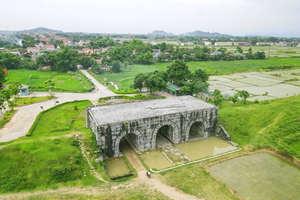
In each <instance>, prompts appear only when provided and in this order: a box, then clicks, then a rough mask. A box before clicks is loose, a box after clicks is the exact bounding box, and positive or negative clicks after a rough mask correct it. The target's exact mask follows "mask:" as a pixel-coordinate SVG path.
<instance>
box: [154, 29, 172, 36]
mask: <svg viewBox="0 0 300 200" xmlns="http://www.w3.org/2000/svg"><path fill="white" fill-rule="evenodd" d="M149 35H165V36H172V35H174V34H173V33H167V32H165V31H158V30H156V31H153V32H152V33H149Z"/></svg>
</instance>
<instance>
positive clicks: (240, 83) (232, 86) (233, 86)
mask: <svg viewBox="0 0 300 200" xmlns="http://www.w3.org/2000/svg"><path fill="white" fill-rule="evenodd" d="M223 85H225V86H228V87H231V88H237V87H251V86H254V85H253V84H248V83H243V82H239V81H232V82H229V83H225V84H223Z"/></svg>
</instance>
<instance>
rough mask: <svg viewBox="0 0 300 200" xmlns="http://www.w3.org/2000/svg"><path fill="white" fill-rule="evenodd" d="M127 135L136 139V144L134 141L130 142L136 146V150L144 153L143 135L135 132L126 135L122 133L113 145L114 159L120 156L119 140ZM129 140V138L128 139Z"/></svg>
mask: <svg viewBox="0 0 300 200" xmlns="http://www.w3.org/2000/svg"><path fill="white" fill-rule="evenodd" d="M129 134H133V135H135V136H136V137H137V142H136V143H135V142H134V141H132V142H133V143H134V145H136V146H137V148H138V149H139V150H140V151H144V136H143V134H142V133H141V132H140V131H138V130H136V131H135V132H134V133H128V134H127V133H126V132H123V133H122V134H121V135H120V136H119V137H117V139H116V140H115V144H114V157H119V156H120V142H121V139H122V138H123V137H124V136H125V135H129ZM130 140H131V138H130Z"/></svg>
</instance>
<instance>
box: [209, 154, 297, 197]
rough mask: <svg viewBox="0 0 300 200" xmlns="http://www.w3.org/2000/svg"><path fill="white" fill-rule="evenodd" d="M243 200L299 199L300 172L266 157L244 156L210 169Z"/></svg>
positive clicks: (269, 155)
mask: <svg viewBox="0 0 300 200" xmlns="http://www.w3.org/2000/svg"><path fill="white" fill-rule="evenodd" d="M209 171H210V173H211V174H212V175H213V176H215V177H216V178H217V179H219V180H221V181H222V182H224V183H225V184H226V185H228V186H229V187H230V188H231V189H233V191H234V192H236V193H237V194H238V195H240V196H241V197H242V198H244V199H249V200H251V199H253V200H257V199H274V200H275V199H286V200H288V199H291V200H294V199H298V198H299V195H300V190H299V187H300V169H299V168H298V167H296V166H294V165H293V164H291V163H289V162H287V161H285V160H283V159H281V158H279V157H277V156H274V155H272V154H269V153H256V154H252V155H245V156H241V157H237V158H234V159H231V160H227V161H224V162H222V163H218V164H215V165H213V166H211V167H209Z"/></svg>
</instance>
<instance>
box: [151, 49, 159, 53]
mask: <svg viewBox="0 0 300 200" xmlns="http://www.w3.org/2000/svg"><path fill="white" fill-rule="evenodd" d="M152 51H153V53H157V52H160V49H152Z"/></svg>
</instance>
